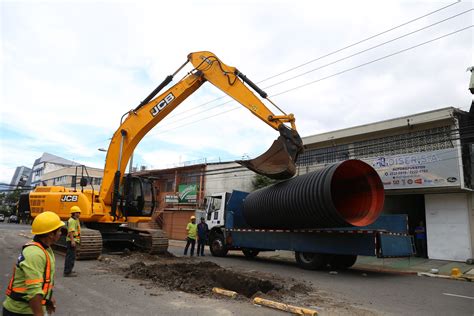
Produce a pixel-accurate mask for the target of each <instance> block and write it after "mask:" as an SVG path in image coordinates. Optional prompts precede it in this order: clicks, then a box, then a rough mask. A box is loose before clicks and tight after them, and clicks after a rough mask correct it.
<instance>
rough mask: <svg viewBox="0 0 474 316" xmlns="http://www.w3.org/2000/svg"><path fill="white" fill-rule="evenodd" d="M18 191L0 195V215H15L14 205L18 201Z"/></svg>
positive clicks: (19, 192)
mask: <svg viewBox="0 0 474 316" xmlns="http://www.w3.org/2000/svg"><path fill="white" fill-rule="evenodd" d="M20 194H21V190H20V189H15V190H14V191H11V192H9V193H1V194H0V213H3V214H6V215H9V214H14V213H16V205H17V203H18V201H20Z"/></svg>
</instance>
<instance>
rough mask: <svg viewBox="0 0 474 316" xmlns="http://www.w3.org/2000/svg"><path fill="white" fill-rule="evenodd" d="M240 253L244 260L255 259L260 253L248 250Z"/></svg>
mask: <svg viewBox="0 0 474 316" xmlns="http://www.w3.org/2000/svg"><path fill="white" fill-rule="evenodd" d="M242 252H243V254H244V256H245V257H246V258H255V257H256V256H258V254H259V253H260V251H258V250H256V249H248V248H245V249H242Z"/></svg>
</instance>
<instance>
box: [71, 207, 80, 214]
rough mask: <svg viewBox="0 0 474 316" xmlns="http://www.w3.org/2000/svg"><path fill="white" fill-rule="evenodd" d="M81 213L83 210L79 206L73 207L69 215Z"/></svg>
mask: <svg viewBox="0 0 474 316" xmlns="http://www.w3.org/2000/svg"><path fill="white" fill-rule="evenodd" d="M80 212H81V208H80V207H79V206H73V207H71V210H70V211H69V213H71V214H72V213H80Z"/></svg>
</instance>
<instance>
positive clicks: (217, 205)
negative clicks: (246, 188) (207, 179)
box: [207, 196, 222, 220]
mask: <svg viewBox="0 0 474 316" xmlns="http://www.w3.org/2000/svg"><path fill="white" fill-rule="evenodd" d="M221 204H222V197H220V196H218V197H217V196H216V197H212V198H211V199H209V207H208V211H207V219H208V220H210V219H211V218H212V213H214V219H217V217H218V215H219V214H218V212H217V211H219V210H220V209H221Z"/></svg>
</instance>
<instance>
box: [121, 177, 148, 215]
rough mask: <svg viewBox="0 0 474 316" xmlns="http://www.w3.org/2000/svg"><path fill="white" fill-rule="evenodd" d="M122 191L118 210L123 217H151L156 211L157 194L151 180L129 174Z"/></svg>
mask: <svg viewBox="0 0 474 316" xmlns="http://www.w3.org/2000/svg"><path fill="white" fill-rule="evenodd" d="M121 191H122V192H121V194H120V198H119V199H118V208H119V210H120V212H121V213H122V215H123V216H125V217H130V216H145V217H146V216H151V214H152V213H153V211H154V209H155V194H154V188H153V184H152V182H151V181H150V180H149V179H146V178H141V177H137V176H132V175H130V174H127V176H125V178H124V181H123V186H122V190H121Z"/></svg>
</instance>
